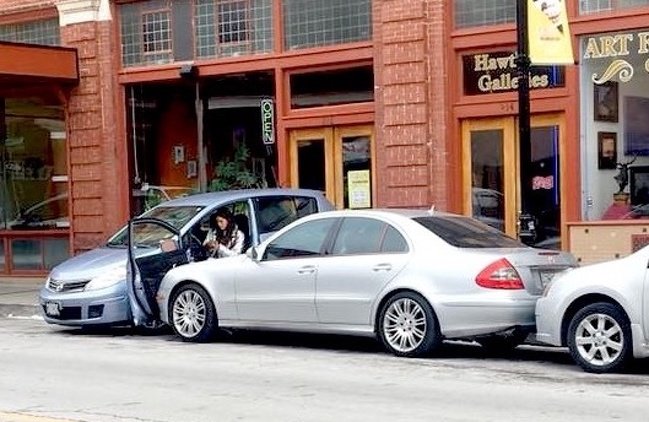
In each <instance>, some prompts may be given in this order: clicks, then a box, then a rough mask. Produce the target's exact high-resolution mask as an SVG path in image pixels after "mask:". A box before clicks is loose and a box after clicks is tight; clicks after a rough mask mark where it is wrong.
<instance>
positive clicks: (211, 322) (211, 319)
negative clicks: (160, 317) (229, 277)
mask: <svg viewBox="0 0 649 422" xmlns="http://www.w3.org/2000/svg"><path fill="white" fill-rule="evenodd" d="M189 298H191V299H192V300H193V299H195V300H196V301H197V302H198V303H200V302H199V301H202V303H203V304H204V308H203V311H201V310H199V309H198V307H197V306H194V312H193V313H191V312H190V311H191V310H190V309H187V311H188V312H189V313H188V314H186V315H185V316H186V317H187V318H188V319H185V320H184V321H185V322H187V325H188V324H189V321H190V320H192V319H191V318H192V317H195V318H194V319H193V321H196V320H197V319H200V316H201V315H202V317H203V322H202V324H199V325H200V328H198V329H196V326H194V325H192V327H193V328H194V329H195V332H193V331H191V332H190V331H188V330H183V324H182V322H181V320H180V319H178V320H176V319H174V317H175V316H174V309H175V307H176V303H177V302H178V301H180V300H184V301H185V303H187V300H188V299H189ZM179 307H181V308H182V304H181V303H179ZM168 312H169V325H171V327H172V328H173V330H174V333H176V335H177V336H178V337H180V338H181V339H182V340H183V341H188V342H194V343H205V342H208V341H210V340H212V339H214V337H215V335H216V333H217V331H218V329H219V320H218V317H217V314H216V309H215V308H214V303H213V302H212V298H211V297H210V295H209V294H208V293H207V291H206V290H205V289H204V288H203V287H201V286H199V285H198V284H193V283H192V284H186V285H184V286H182V287H181V288H179V289H178V290H177V291H176V292H175V293H174V294H173V297H172V299H171V301H169V310H168ZM179 318H182V316H179ZM187 325H184V327H186V328H187Z"/></svg>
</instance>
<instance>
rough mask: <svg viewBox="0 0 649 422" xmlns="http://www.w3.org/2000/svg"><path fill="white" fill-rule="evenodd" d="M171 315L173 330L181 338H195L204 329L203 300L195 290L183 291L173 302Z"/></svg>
mask: <svg viewBox="0 0 649 422" xmlns="http://www.w3.org/2000/svg"><path fill="white" fill-rule="evenodd" d="M172 315H173V324H174V328H176V331H177V332H178V333H179V334H180V335H181V336H183V337H186V338H191V337H195V336H196V335H198V334H199V333H200V332H201V330H202V329H203V327H205V321H206V317H207V311H206V306H205V300H203V297H202V296H201V295H200V294H199V293H198V292H196V291H195V290H191V289H187V290H184V291H183V292H181V293H180V294H179V295H178V297H177V298H176V300H175V301H174V304H173V311H172Z"/></svg>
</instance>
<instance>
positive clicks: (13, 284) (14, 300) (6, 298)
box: [0, 277, 45, 317]
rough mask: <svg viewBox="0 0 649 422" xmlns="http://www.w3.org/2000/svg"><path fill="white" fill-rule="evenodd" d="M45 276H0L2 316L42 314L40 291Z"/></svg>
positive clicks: (0, 308) (0, 311)
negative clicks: (39, 300)
mask: <svg viewBox="0 0 649 422" xmlns="http://www.w3.org/2000/svg"><path fill="white" fill-rule="evenodd" d="M43 283H45V278H44V277H30V278H18V277H0V317H8V316H13V317H32V316H34V315H40V310H39V309H38V291H39V290H40V289H41V287H42V286H43Z"/></svg>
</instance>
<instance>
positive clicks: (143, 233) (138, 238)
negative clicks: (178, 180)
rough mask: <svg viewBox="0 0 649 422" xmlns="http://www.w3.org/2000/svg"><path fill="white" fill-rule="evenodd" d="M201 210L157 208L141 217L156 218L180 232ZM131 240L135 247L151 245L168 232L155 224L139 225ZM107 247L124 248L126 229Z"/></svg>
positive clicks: (110, 241) (197, 208) (112, 239)
mask: <svg viewBox="0 0 649 422" xmlns="http://www.w3.org/2000/svg"><path fill="white" fill-rule="evenodd" d="M202 209H203V208H202V207H196V206H185V207H158V208H154V209H152V210H150V211H148V212H146V213H144V214H143V215H142V216H143V217H150V218H157V219H159V220H162V221H165V222H167V223H169V224H171V225H172V226H174V227H175V228H176V229H178V230H180V229H181V228H183V227H184V226H185V225H186V224H187V223H189V221H190V220H191V219H192V218H194V217H195V216H196V214H198V213H199V212H200V211H201V210H202ZM134 230H135V231H134V233H133V240H134V242H135V244H136V245H138V244H139V245H146V244H153V243H156V242H158V241H160V240H162V239H166V238H167V237H168V234H169V231H167V230H166V229H163V228H162V227H161V226H159V225H157V224H150V225H149V224H139V225H137V226H136V227H135V229H134ZM108 246H126V228H123V229H122V230H121V231H119V232H118V233H117V234H116V235H115V236H113V237H112V238H111V239H110V240H109V241H108Z"/></svg>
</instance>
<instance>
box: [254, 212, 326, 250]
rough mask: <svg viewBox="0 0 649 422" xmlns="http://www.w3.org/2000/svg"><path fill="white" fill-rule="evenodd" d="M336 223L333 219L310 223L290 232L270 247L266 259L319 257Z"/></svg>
mask: <svg viewBox="0 0 649 422" xmlns="http://www.w3.org/2000/svg"><path fill="white" fill-rule="evenodd" d="M335 221H336V220H335V219H333V218H328V219H323V220H317V221H310V222H308V223H304V224H302V225H300V226H298V227H295V228H294V229H292V230H289V231H288V232H286V233H285V234H284V235H282V236H280V237H279V238H278V239H277V240H275V241H274V242H272V243H271V244H270V245H268V248H267V249H266V253H265V258H264V259H266V260H268V261H272V260H275V259H280V258H291V257H303V256H316V255H319V254H320V251H321V250H322V246H323V244H324V241H325V239H326V238H327V235H328V234H329V231H330V230H331V227H332V226H333V224H334V222H335Z"/></svg>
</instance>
